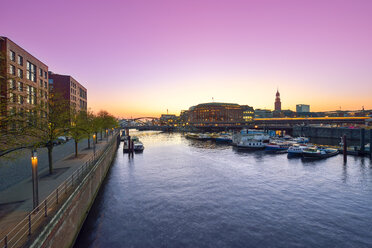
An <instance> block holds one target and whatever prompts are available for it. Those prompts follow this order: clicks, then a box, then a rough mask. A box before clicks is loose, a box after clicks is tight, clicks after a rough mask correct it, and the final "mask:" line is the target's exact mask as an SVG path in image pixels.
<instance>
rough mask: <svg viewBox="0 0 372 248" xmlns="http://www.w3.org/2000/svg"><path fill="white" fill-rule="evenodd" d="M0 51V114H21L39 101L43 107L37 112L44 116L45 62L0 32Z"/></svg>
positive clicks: (46, 90)
mask: <svg viewBox="0 0 372 248" xmlns="http://www.w3.org/2000/svg"><path fill="white" fill-rule="evenodd" d="M0 52H1V53H2V55H3V56H2V57H3V59H2V60H1V61H0V62H1V65H0V70H2V71H1V75H5V77H4V78H2V77H0V80H1V81H0V101H1V105H0V106H1V110H0V116H6V115H8V114H9V113H10V114H12V113H16V112H17V113H20V114H22V113H23V112H27V111H32V110H31V109H32V108H34V107H35V105H39V106H40V107H41V108H44V110H41V111H40V112H39V113H40V116H41V117H46V115H47V113H48V105H47V102H48V66H47V65H46V64H44V63H43V62H41V61H40V60H38V59H37V58H36V57H34V56H33V55H31V54H30V53H29V52H27V51H26V50H25V49H23V48H22V47H20V46H18V45H17V44H16V43H14V42H13V41H11V40H10V39H9V38H7V37H2V36H0ZM12 125H15V123H12ZM13 127H14V128H15V126H13Z"/></svg>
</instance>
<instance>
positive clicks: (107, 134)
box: [106, 129, 108, 141]
mask: <svg viewBox="0 0 372 248" xmlns="http://www.w3.org/2000/svg"><path fill="white" fill-rule="evenodd" d="M106 139H107V141H108V129H106Z"/></svg>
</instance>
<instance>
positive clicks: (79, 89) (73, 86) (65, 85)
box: [49, 72, 88, 112]
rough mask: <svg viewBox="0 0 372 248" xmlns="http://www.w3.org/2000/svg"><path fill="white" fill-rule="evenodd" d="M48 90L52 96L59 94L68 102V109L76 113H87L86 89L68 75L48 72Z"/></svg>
mask: <svg viewBox="0 0 372 248" xmlns="http://www.w3.org/2000/svg"><path fill="white" fill-rule="evenodd" d="M49 88H50V92H51V93H53V95H56V94H60V95H61V96H63V98H64V99H66V100H68V101H69V102H70V109H74V110H75V111H76V112H79V111H87V109H88V99H87V96H88V95H87V93H88V92H87V89H86V88H85V87H84V86H83V85H81V84H80V83H79V82H78V81H76V80H75V79H74V78H73V77H71V76H69V75H60V74H55V73H53V72H49Z"/></svg>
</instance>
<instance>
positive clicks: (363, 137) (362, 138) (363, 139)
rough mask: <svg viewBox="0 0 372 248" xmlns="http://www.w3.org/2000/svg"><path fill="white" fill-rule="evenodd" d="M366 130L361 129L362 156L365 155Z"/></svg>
mask: <svg viewBox="0 0 372 248" xmlns="http://www.w3.org/2000/svg"><path fill="white" fill-rule="evenodd" d="M365 131H366V130H365V129H364V128H362V129H360V151H359V152H360V155H364V151H365V137H366V132H365Z"/></svg>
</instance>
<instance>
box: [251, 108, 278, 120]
mask: <svg viewBox="0 0 372 248" xmlns="http://www.w3.org/2000/svg"><path fill="white" fill-rule="evenodd" d="M272 117H273V112H272V111H271V110H270V109H255V110H254V118H272Z"/></svg>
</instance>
